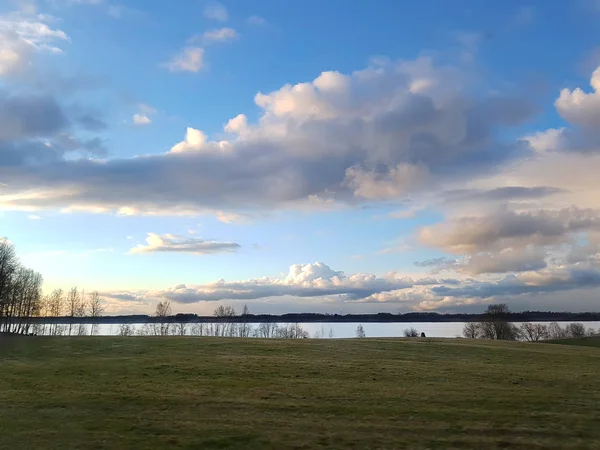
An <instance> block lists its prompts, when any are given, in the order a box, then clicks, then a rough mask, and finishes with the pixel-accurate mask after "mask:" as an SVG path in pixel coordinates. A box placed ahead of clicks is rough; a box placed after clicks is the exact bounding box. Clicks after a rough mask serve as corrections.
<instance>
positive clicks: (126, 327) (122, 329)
mask: <svg viewBox="0 0 600 450" xmlns="http://www.w3.org/2000/svg"><path fill="white" fill-rule="evenodd" d="M118 333H119V336H133V335H134V334H135V330H134V329H133V327H132V326H131V325H130V324H128V323H122V324H120V325H119V331H118Z"/></svg>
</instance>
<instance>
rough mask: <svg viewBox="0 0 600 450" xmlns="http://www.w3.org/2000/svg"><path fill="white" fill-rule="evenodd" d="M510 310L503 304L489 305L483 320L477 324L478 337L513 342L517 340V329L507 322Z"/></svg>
mask: <svg viewBox="0 0 600 450" xmlns="http://www.w3.org/2000/svg"><path fill="white" fill-rule="evenodd" d="M509 314H510V310H509V309H508V306H507V305H506V304H504V303H499V304H495V305H489V306H488V307H487V310H486V312H485V320H484V321H483V322H480V323H479V327H480V333H481V334H480V337H482V338H483V339H498V340H505V341H514V340H517V339H518V338H519V329H518V328H517V327H516V326H515V325H513V324H512V323H510V322H508V315H509Z"/></svg>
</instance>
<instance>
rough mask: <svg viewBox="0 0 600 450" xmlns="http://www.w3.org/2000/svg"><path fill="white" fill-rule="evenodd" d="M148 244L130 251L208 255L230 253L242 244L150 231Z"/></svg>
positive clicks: (147, 239)
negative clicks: (159, 233)
mask: <svg viewBox="0 0 600 450" xmlns="http://www.w3.org/2000/svg"><path fill="white" fill-rule="evenodd" d="M146 242H147V245H141V244H139V245H137V246H136V247H134V248H132V249H131V250H130V253H156V252H169V253H194V254H197V255H208V254H214V253H229V252H235V251H237V250H238V249H239V248H240V247H241V246H240V245H239V244H238V243H236V242H219V241H205V240H203V239H198V238H190V237H186V236H178V235H173V234H165V235H158V234H155V233H148V237H147V238H146Z"/></svg>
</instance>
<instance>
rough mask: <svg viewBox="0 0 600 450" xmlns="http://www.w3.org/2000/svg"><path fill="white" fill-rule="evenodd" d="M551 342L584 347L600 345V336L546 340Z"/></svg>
mask: <svg viewBox="0 0 600 450" xmlns="http://www.w3.org/2000/svg"><path fill="white" fill-rule="evenodd" d="M546 342H548V343H550V344H561V345H578V346H583V347H600V336H593V337H584V338H579V339H556V340H554V341H546Z"/></svg>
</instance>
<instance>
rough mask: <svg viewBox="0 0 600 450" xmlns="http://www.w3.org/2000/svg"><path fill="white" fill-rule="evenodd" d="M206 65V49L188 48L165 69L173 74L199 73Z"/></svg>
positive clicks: (166, 65)
mask: <svg viewBox="0 0 600 450" xmlns="http://www.w3.org/2000/svg"><path fill="white" fill-rule="evenodd" d="M203 65H204V49H203V48H201V47H186V48H184V49H183V50H182V51H181V52H180V53H179V54H178V55H176V56H175V57H174V58H173V59H172V60H171V61H169V62H167V63H166V64H165V67H166V68H167V69H168V70H169V71H171V72H193V73H196V72H199V71H200V69H201V68H202V67H203Z"/></svg>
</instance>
